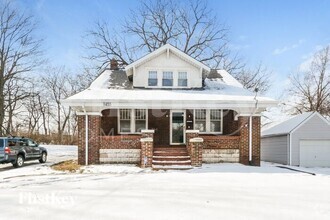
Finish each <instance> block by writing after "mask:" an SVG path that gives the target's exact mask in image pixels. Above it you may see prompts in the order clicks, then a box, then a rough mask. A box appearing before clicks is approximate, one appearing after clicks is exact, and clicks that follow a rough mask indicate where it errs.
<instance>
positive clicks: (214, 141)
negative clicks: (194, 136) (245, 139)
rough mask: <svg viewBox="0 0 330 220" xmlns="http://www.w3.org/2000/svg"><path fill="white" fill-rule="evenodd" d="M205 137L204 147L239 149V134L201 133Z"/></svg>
mask: <svg viewBox="0 0 330 220" xmlns="http://www.w3.org/2000/svg"><path fill="white" fill-rule="evenodd" d="M199 136H200V137H201V138H203V139H204V149H239V143H240V142H239V141H240V137H239V136H222V135H221V136H220V135H202V134H200V135H199Z"/></svg>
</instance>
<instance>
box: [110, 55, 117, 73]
mask: <svg viewBox="0 0 330 220" xmlns="http://www.w3.org/2000/svg"><path fill="white" fill-rule="evenodd" d="M110 69H111V70H118V69H119V68H118V61H117V60H116V59H115V58H112V59H111V61H110Z"/></svg>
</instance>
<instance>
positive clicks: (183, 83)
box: [178, 79, 188, 86]
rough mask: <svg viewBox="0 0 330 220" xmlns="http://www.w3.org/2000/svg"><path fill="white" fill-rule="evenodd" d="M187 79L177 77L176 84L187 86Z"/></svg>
mask: <svg viewBox="0 0 330 220" xmlns="http://www.w3.org/2000/svg"><path fill="white" fill-rule="evenodd" d="M187 85H188V80H186V79H178V86H187Z"/></svg>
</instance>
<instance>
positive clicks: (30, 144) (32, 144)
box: [28, 140, 36, 147]
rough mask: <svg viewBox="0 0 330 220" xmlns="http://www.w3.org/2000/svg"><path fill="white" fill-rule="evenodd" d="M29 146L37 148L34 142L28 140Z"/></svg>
mask: <svg viewBox="0 0 330 220" xmlns="http://www.w3.org/2000/svg"><path fill="white" fill-rule="evenodd" d="M28 146H33V147H34V146H36V143H34V141H32V140H28Z"/></svg>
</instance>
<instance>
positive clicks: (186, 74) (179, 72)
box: [177, 71, 188, 88]
mask: <svg viewBox="0 0 330 220" xmlns="http://www.w3.org/2000/svg"><path fill="white" fill-rule="evenodd" d="M181 74H185V76H186V78H181V77H180V75H181ZM180 79H181V80H182V79H183V80H187V85H185V86H180V85H179V80H180ZM177 86H178V87H180V88H181V87H182V88H187V87H188V73H187V71H178V78H177Z"/></svg>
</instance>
